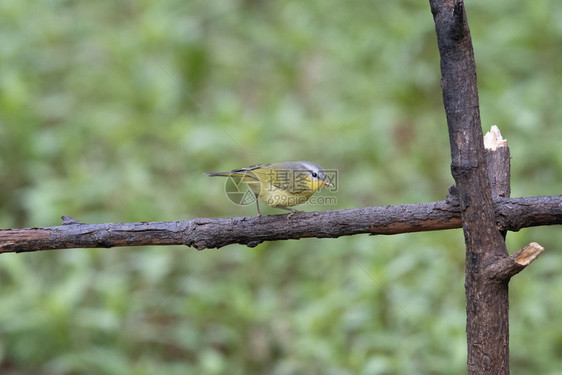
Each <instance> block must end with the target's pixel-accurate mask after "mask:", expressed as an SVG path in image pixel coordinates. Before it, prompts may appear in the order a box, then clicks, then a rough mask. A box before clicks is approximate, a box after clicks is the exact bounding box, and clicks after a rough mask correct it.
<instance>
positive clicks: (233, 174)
mask: <svg viewBox="0 0 562 375" xmlns="http://www.w3.org/2000/svg"><path fill="white" fill-rule="evenodd" d="M205 174H206V175H207V176H209V177H216V176H221V177H245V176H247V175H248V174H247V173H244V172H235V171H232V172H207V173H205Z"/></svg>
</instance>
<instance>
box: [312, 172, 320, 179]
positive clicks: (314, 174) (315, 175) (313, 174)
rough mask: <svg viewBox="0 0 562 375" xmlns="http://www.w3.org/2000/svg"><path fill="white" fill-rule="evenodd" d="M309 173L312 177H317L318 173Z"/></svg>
mask: <svg viewBox="0 0 562 375" xmlns="http://www.w3.org/2000/svg"><path fill="white" fill-rule="evenodd" d="M310 173H311V174H312V177H314V178H316V177H318V173H316V172H310Z"/></svg>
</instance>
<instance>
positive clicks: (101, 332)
mask: <svg viewBox="0 0 562 375" xmlns="http://www.w3.org/2000/svg"><path fill="white" fill-rule="evenodd" d="M467 8H468V10H467V11H468V15H469V21H470V24H471V30H472V35H473V41H474V45H475V54H476V61H477V68H478V77H479V85H480V99H481V113H482V120H483V127H484V129H485V130H487V129H488V128H489V127H490V125H492V124H498V125H499V126H500V129H501V131H502V133H503V135H504V136H505V137H506V138H507V139H508V140H509V142H510V146H511V152H512V156H513V158H512V177H513V178H512V181H513V182H512V190H513V196H532V195H557V194H559V193H560V191H561V188H562V176H561V173H562V172H561V171H562V153H560V152H559V142H560V139H562V127H560V126H559V125H560V122H561V121H562V109H561V108H562V107H561V106H560V105H559V104H560V103H562V90H561V87H562V76H561V70H560V61H561V60H562V51H561V50H560V48H558V46H559V45H560V43H561V42H562V28H561V27H560V22H559V20H560V19H561V18H562V4H561V3H560V2H558V1H554V0H550V1H544V2H527V3H524V2H517V3H514V2H510V1H507V0H499V1H496V2H486V1H483V0H477V1H471V2H467ZM0 14H2V22H1V24H0V51H1V53H0V66H1V72H2V73H1V74H0V181H1V183H0V227H3V228H11V227H32V226H52V225H58V224H59V223H60V220H59V217H60V216H61V215H63V214H67V215H71V216H73V217H75V218H76V219H78V220H80V221H84V222H91V223H95V222H128V221H156V220H180V219H191V218H194V217H229V216H243V215H254V214H255V208H254V207H253V206H245V207H239V206H234V205H232V204H231V203H229V201H228V199H227V197H226V196H225V194H224V191H223V189H224V181H223V180H220V179H208V178H207V177H205V176H204V175H203V172H207V171H217V170H229V169H232V168H236V167H241V166H244V165H249V164H255V163H260V162H270V161H280V160H311V161H314V162H317V163H319V164H320V165H322V166H324V167H325V168H329V169H337V170H338V171H339V186H338V191H337V192H335V193H334V194H333V195H334V196H336V198H337V205H336V206H335V207H334V206H331V207H322V206H304V207H303V209H304V210H316V209H332V208H351V207H363V206H368V205H386V204H398V203H415V202H425V201H432V200H438V199H442V198H443V197H444V196H445V195H446V192H447V188H448V187H449V186H450V185H451V184H452V178H451V177H450V173H449V148H448V147H449V146H448V136H447V131H446V125H445V116H444V112H443V109H442V102H441V92H440V87H439V78H440V77H439V59H438V55H437V49H436V43H435V35H434V26H433V20H432V17H431V13H430V11H429V6H428V4H427V2H420V1H413V0H400V1H392V2H389V1H384V2H383V1H376V2H373V1H364V0H353V1H348V2H338V1H334V0H328V1H306V2H303V1H295V0H283V1H281V0H279V1H259V0H245V1H242V0H240V1H223V2H208V1H202V0H200V1H196V0H194V1H187V2H186V1H173V0H167V1H149V0H145V1H118V2H88V1H80V0H78V1H69V0H67V1H64V0H50V1H40V2H31V1H15V0H4V1H2V2H0ZM263 209H264V211H265V212H266V213H280V212H279V211H278V210H274V209H269V208H265V207H264V208H263ZM462 237H463V236H462V233H461V231H459V230H455V231H448V232H442V233H437V232H436V233H418V234H405V235H399V236H391V237H368V236H356V237H351V238H341V239H337V240H312V239H307V240H300V241H285V242H276V243H265V244H262V245H260V246H258V247H257V248H255V249H249V248H246V247H241V246H229V247H227V248H225V249H221V250H206V251H203V252H196V251H193V250H192V249H187V248H182V247H154V248H123V249H111V250H104V249H80V250H65V251H52V252H40V253H32V254H19V255H15V254H6V255H2V256H1V257H0V283H1V285H2V288H1V290H0V337H1V338H2V339H1V340H0V372H1V373H2V374H14V375H15V374H29V373H41V374H53V375H55V374H56V375H58V374H85V373H95V374H139V375H144V374H155V373H164V374H188V373H193V374H275V375H290V374H334V375H335V374H338V375H339V374H342V375H345V374H443V373H448V374H461V373H463V372H464V371H465V361H466V344H465V334H464V322H465V313H464V306H465V305H464V291H463V279H464V276H463V267H464V266H463V263H464V254H463V238H462ZM532 240H536V241H538V242H540V243H541V244H542V245H544V246H545V247H546V248H547V250H549V251H547V252H546V253H545V254H544V255H543V256H542V257H541V258H540V260H539V261H537V262H536V263H535V264H533V266H532V267H530V268H529V269H528V270H525V271H524V272H523V273H522V274H521V275H519V276H517V277H516V278H515V279H514V280H513V281H512V283H511V348H512V350H511V353H512V357H511V362H512V373H513V374H537V373H541V374H554V373H557V371H558V369H559V358H560V356H561V355H562V330H561V329H558V328H556V327H557V326H556V325H552V322H553V321H556V319H557V318H558V317H559V316H560V315H561V314H562V301H561V300H560V297H559V296H560V295H561V294H562V278H561V276H560V274H561V272H560V271H561V269H562V256H561V255H560V254H558V253H557V252H556V249H557V248H558V245H559V243H560V242H561V241H560V235H559V231H558V230H557V229H556V228H536V229H528V230H523V231H521V232H519V233H510V234H509V235H508V245H509V248H510V249H512V250H515V249H517V248H519V247H521V246H523V245H525V244H526V243H528V242H530V241H532ZM537 291H540V292H537Z"/></svg>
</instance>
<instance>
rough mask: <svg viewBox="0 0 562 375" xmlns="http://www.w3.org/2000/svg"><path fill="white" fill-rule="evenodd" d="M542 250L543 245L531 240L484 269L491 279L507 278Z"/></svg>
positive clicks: (517, 271) (530, 261)
mask: <svg viewBox="0 0 562 375" xmlns="http://www.w3.org/2000/svg"><path fill="white" fill-rule="evenodd" d="M543 251H544V247H542V246H541V245H539V244H538V243H536V242H531V243H530V244H528V245H527V246H525V247H524V248H522V249H520V250H518V251H516V252H515V253H513V254H511V255H510V256H508V257H505V258H501V259H500V260H498V261H497V262H495V263H493V264H492V265H490V266H489V267H488V268H487V269H486V272H487V273H488V277H489V278H490V279H492V280H509V279H510V278H511V277H513V276H515V275H516V274H518V273H519V272H521V271H522V270H523V269H524V268H525V267H527V266H528V265H529V264H531V263H532V262H533V261H534V260H535V259H537V258H538V257H539V255H541V253H542V252H543Z"/></svg>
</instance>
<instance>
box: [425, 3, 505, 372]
mask: <svg viewBox="0 0 562 375" xmlns="http://www.w3.org/2000/svg"><path fill="white" fill-rule="evenodd" d="M430 5H431V11H432V13H433V17H434V21H435V29H436V33H437V44H438V47H439V54H440V57H441V86H442V89H443V103H444V106H445V113H446V115H447V125H448V128H449V140H450V144H451V172H452V175H453V178H454V179H455V182H456V187H457V190H458V196H459V201H460V204H461V214H462V221H463V232H464V237H465V245H466V265H465V267H466V271H465V273H466V278H465V292H466V311H467V325H466V333H467V344H468V358H467V364H468V373H469V374H478V375H482V374H494V375H500V374H509V324H508V322H509V319H508V312H509V303H508V281H509V279H507V278H500V279H497V278H490V277H488V274H487V273H486V272H484V271H485V269H486V268H487V267H488V266H489V265H490V264H493V263H495V262H497V261H499V260H501V259H503V258H506V257H508V253H507V249H506V247H505V242H504V238H503V236H502V233H501V232H500V231H499V230H498V229H497V227H496V224H495V223H496V220H495V217H494V206H493V201H492V192H491V188H490V183H489V181H488V168H487V160H486V157H485V151H484V143H483V137H482V128H481V124H480V110H479V106H478V89H477V84H476V66H475V63H474V53H473V48H472V41H471V37H470V30H469V27H468V22H467V18H466V12H465V8H464V2H463V1H459V0H430Z"/></svg>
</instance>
